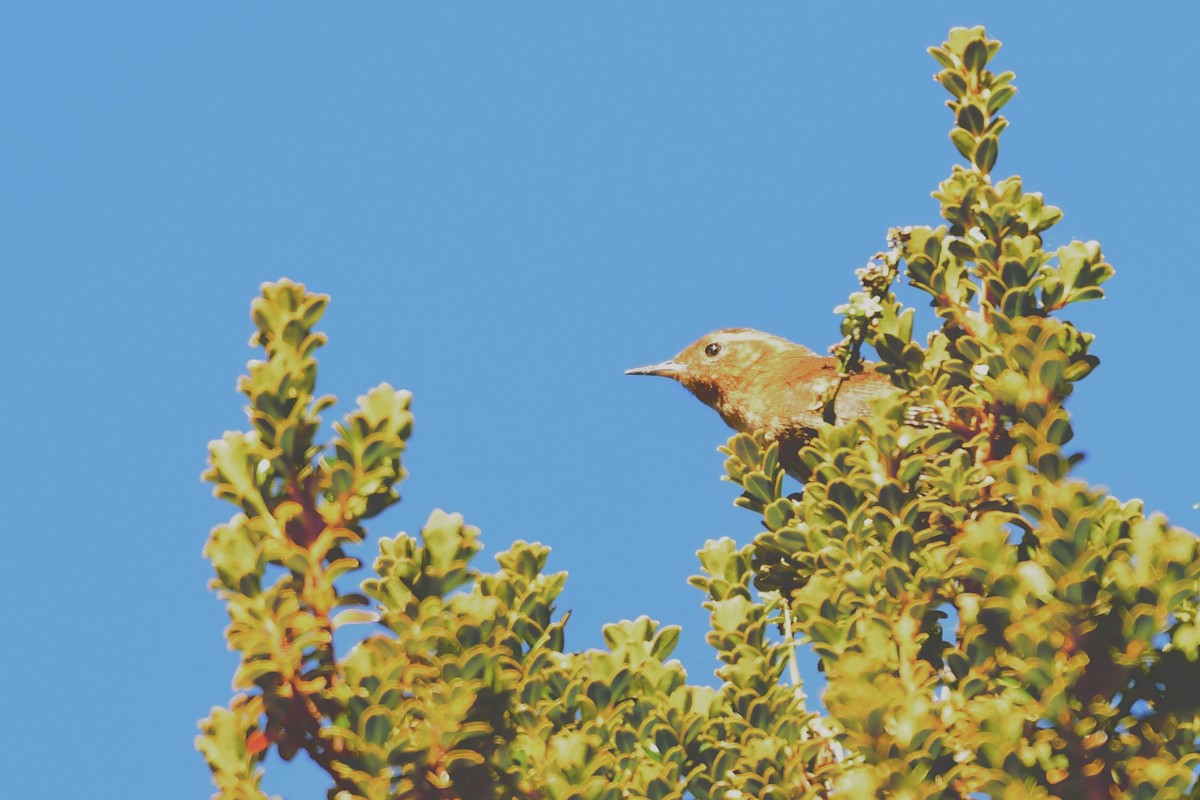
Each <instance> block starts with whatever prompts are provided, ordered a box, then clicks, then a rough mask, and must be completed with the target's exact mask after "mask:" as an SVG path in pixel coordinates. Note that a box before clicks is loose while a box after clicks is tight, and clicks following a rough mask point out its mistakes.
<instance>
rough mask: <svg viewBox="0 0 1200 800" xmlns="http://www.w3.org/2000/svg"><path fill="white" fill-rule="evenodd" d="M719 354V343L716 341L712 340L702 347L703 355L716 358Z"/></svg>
mask: <svg viewBox="0 0 1200 800" xmlns="http://www.w3.org/2000/svg"><path fill="white" fill-rule="evenodd" d="M720 354H721V345H719V344H717V343H716V342H712V343H711V344H709V345H708V347H706V348H704V355H706V356H708V357H709V358H716V357H717V356H718V355H720Z"/></svg>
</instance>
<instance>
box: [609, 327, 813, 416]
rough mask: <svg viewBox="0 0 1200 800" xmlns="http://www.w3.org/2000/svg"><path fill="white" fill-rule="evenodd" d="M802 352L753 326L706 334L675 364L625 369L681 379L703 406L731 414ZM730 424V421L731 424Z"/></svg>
mask: <svg viewBox="0 0 1200 800" xmlns="http://www.w3.org/2000/svg"><path fill="white" fill-rule="evenodd" d="M796 351H802V352H804V353H811V351H809V350H808V349H807V348H804V347H802V346H801V345H798V344H795V343H793V342H789V341H788V340H787V339H784V338H781V337H779V336H772V335H771V334H769V333H763V332H762V331H756V330H753V329H751V328H724V329H722V330H719V331H713V332H712V333H709V334H707V335H705V336H701V337H700V338H699V339H697V340H696V341H694V342H692V343H691V344H689V345H688V346H687V347H685V348H683V350H681V351H679V354H678V355H677V356H675V357H674V358H672V359H671V360H670V361H663V362H661V363H659V364H649V365H647V366H644V367H636V368H635V369H629V370H626V371H625V374H626V375H659V376H661V377H664V378H671V379H672V380H676V381H679V383H681V384H683V386H684V387H685V388H686V389H687V390H688V391H690V392H691V393H692V394H694V395H695V396H696V397H698V398H699V399H700V400H701V401H702V402H703V403H705V404H706V405H708V406H711V407H712V408H715V409H717V410H718V411H720V412H721V414H722V416H726V410H725V408H724V406H725V405H726V404H727V403H728V402H729V401H730V399H731V398H733V397H735V396H736V395H738V394H739V393H741V392H749V391H753V390H754V387H755V386H757V385H758V384H760V383H764V382H766V383H768V384H769V383H771V382H773V381H772V374H771V373H772V370H773V369H775V368H776V367H777V366H778V365H780V364H781V363H782V361H783V359H782V358H781V356H783V355H785V354H788V353H795V352H796ZM727 421H728V420H727Z"/></svg>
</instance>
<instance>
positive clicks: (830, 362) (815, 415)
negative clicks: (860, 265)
mask: <svg viewBox="0 0 1200 800" xmlns="http://www.w3.org/2000/svg"><path fill="white" fill-rule="evenodd" d="M837 368H838V367H837V359H836V358H832V357H829V356H820V355H817V354H816V353H814V352H813V351H812V350H809V349H808V348H807V347H805V346H803V345H799V344H796V343H795V342H789V341H788V340H787V339H783V338H781V337H779V336H772V335H771V334H769V333H763V332H762V331H756V330H753V329H751V328H725V329H723V330H719V331H713V332H712V333H710V334H708V335H706V336H702V337H701V338H699V339H697V340H696V341H695V342H692V343H691V344H690V345H688V346H687V347H685V348H684V349H683V350H682V351H680V353H679V355H677V356H675V357H674V358H673V359H671V360H670V361H664V362H662V363H660V364H650V365H648V366H645V367H637V368H635V369H631V370H626V372H625V374H626V375H660V376H662V377H664V378H671V379H672V380H675V381H678V382H679V383H681V384H682V385H683V386H684V388H686V389H687V390H688V391H689V392H691V393H692V394H694V395H695V396H696V397H697V398H698V399H699V400H700V401H701V402H702V403H704V404H705V405H707V406H709V407H710V408H712V409H713V410H715V411H716V412H717V413H718V414H720V415H721V418H722V419H723V420H725V422H726V424H728V425H729V427H731V428H733V429H734V430H736V431H740V432H743V433H751V432H753V431H762V432H763V433H764V434H765V435H766V437H767V438H768V439H770V440H777V441H779V442H780V444H781V448H782V449H783V451H784V452H783V453H782V454H781V455H782V456H783V458H784V461H785V463H790V465H791V466H794V465H795V461H794V456H795V453H796V451H798V450H799V448H800V446H802V445H803V443H804V442H806V441H808V440H809V439H811V438H812V437H813V436H814V435H815V434H816V432H817V429H818V428H819V427H821V426H822V425H824V424H825V422H824V420H823V419H822V417H821V410H820V401H821V400H820V398H821V393H822V390H823V385H827V384H828V383H831V382H832V381H834V380H836V379H837ZM894 391H896V388H895V387H894V386H892V384H891V382H890V381H889V380H888V378H887V376H885V375H880V374H879V373H877V372H875V371H874V370H873V369H871V367H870V365H867V368H866V369H865V370H864V371H863V372H859V373H855V374H853V375H851V376H850V377H849V378H848V379H847V380H846V382H845V383H843V384H842V388H841V390H840V391H839V392H838V396H837V401H836V402H835V403H834V410H835V412H836V415H837V421H838V422H839V423H840V422H845V421H846V420H848V419H852V418H854V417H860V416H865V415H867V414H869V413H870V412H871V400H872V399H874V398H876V397H880V396H882V395H885V394H888V393H890V392H894Z"/></svg>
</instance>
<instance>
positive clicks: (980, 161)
mask: <svg viewBox="0 0 1200 800" xmlns="http://www.w3.org/2000/svg"><path fill="white" fill-rule="evenodd" d="M999 152H1000V143H999V142H998V141H997V140H996V137H995V136H993V135H990V134H989V135H987V136H984V137H983V138H982V139H980V140H979V143H978V144H977V145H976V146H975V152H974V153H973V154H972V155H971V161H972V162H973V163H974V164H975V166H977V167H979V169H980V171H981V172H984V173H988V172H991V171H992V167H994V166H996V156H997V155H998V154H999Z"/></svg>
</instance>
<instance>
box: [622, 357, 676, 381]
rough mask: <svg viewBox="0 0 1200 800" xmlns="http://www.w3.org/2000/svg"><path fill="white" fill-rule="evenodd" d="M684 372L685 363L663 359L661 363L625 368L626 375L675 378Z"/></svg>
mask: <svg viewBox="0 0 1200 800" xmlns="http://www.w3.org/2000/svg"><path fill="white" fill-rule="evenodd" d="M685 372H687V364H680V363H679V362H678V361H664V362H662V363H661V364H649V365H647V366H644V367H634V368H633V369H627V370H625V374H626V375H661V376H662V377H664V378H676V379H677V378H679V376H680V375H682V374H684V373H685Z"/></svg>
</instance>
